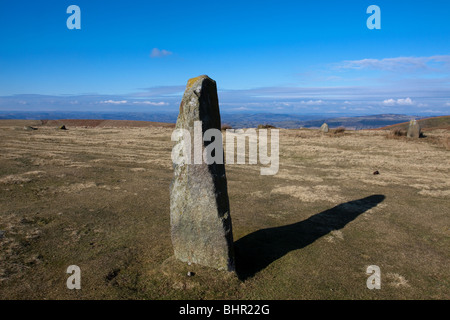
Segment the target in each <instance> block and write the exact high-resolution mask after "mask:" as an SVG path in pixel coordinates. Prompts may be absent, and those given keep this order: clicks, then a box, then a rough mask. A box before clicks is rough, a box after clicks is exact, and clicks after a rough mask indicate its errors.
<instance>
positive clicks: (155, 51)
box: [150, 48, 172, 58]
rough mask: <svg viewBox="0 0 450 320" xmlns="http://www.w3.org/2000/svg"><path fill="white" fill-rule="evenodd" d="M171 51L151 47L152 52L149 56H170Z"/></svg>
mask: <svg viewBox="0 0 450 320" xmlns="http://www.w3.org/2000/svg"><path fill="white" fill-rule="evenodd" d="M171 54H172V52H170V51H167V50H164V49H163V50H159V49H158V48H153V50H152V52H151V53H150V58H161V57H165V56H170V55H171Z"/></svg>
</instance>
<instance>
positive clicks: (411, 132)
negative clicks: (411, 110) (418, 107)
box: [406, 119, 420, 139]
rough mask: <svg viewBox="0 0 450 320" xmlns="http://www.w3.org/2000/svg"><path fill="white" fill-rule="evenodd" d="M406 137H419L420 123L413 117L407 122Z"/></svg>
mask: <svg viewBox="0 0 450 320" xmlns="http://www.w3.org/2000/svg"><path fill="white" fill-rule="evenodd" d="M406 136H407V137H408V138H416V139H418V138H419V137H420V125H419V123H418V122H417V121H416V120H415V119H413V120H411V121H410V122H409V128H408V133H407V134H406Z"/></svg>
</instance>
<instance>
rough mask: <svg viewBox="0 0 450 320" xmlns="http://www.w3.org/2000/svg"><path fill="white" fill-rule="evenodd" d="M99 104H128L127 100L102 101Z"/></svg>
mask: <svg viewBox="0 0 450 320" xmlns="http://www.w3.org/2000/svg"><path fill="white" fill-rule="evenodd" d="M100 103H105V104H125V103H128V101H127V100H104V101H100Z"/></svg>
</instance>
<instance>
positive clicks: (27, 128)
mask: <svg viewBox="0 0 450 320" xmlns="http://www.w3.org/2000/svg"><path fill="white" fill-rule="evenodd" d="M23 130H25V131H33V130H37V128H33V127H30V126H25V127H23Z"/></svg>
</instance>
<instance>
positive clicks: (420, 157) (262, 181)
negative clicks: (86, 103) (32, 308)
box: [0, 120, 450, 299]
mask: <svg viewBox="0 0 450 320" xmlns="http://www.w3.org/2000/svg"><path fill="white" fill-rule="evenodd" d="M25 125H31V126H36V128H37V130H30V131H25V130H24V128H23V126H25ZM56 125H57V124H56V123H55V124H52V123H47V124H46V125H44V126H43V125H42V123H41V122H39V121H38V122H34V121H17V120H15V121H1V122H0V147H1V150H2V152H1V154H0V203H1V206H0V299H218V298H224V299H411V298H417V299H449V298H450V283H449V280H450V271H449V269H448V266H449V262H450V251H449V248H450V243H449V239H450V238H449V236H450V232H449V225H450V223H449V222H450V221H449V215H448V208H449V200H450V161H449V159H450V158H449V151H448V150H447V149H446V148H445V142H446V141H447V143H448V137H449V133H448V131H447V130H443V129H441V130H434V131H427V132H426V135H427V138H424V139H419V140H408V139H407V138H405V137H398V138H395V139H389V138H387V133H386V132H385V131H375V130H372V131H346V132H344V133H343V134H342V133H341V134H333V133H329V134H321V133H320V132H318V131H317V130H280V170H279V172H278V174H277V175H275V176H261V175H260V171H259V170H260V165H256V166H255V165H227V166H226V170H227V178H228V190H229V198H230V207H231V216H232V221H233V234H234V239H235V247H236V255H237V256H236V259H237V267H238V276H236V275H235V274H233V273H227V272H218V271H215V270H211V269H209V268H204V267H200V266H197V265H192V266H188V265H186V264H183V263H180V262H177V261H175V260H174V259H173V257H172V255H173V253H172V247H171V241H170V231H169V230H170V225H169V184H170V182H171V179H172V174H173V172H172V163H171V148H172V142H171V141H170V136H171V133H172V129H171V128H168V127H163V126H160V125H149V126H146V127H122V128H119V127H118V126H117V125H116V126H115V127H107V126H106V127H100V126H92V127H91V126H89V125H87V123H83V124H82V126H81V127H71V126H70V125H68V124H66V126H67V128H68V130H58V129H56V127H57V126H56ZM84 126H86V128H85V127H84ZM441 141H442V142H443V143H440V142H441ZM375 171H378V172H379V174H377V175H374V174H373V173H374V172H375ZM69 265H78V266H79V267H80V268H81V282H82V289H81V290H68V289H67V287H66V280H67V278H68V276H69V275H68V274H67V273H66V269H67V267H68V266H69ZM369 265H377V266H379V267H380V269H381V289H380V290H369V289H367V287H366V280H367V278H368V276H369V275H367V274H366V269H367V267H368V266H369ZM188 271H192V272H195V276H193V277H187V276H186V273H187V272H188Z"/></svg>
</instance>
